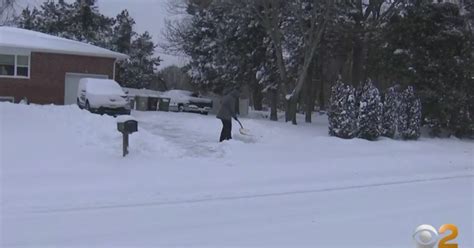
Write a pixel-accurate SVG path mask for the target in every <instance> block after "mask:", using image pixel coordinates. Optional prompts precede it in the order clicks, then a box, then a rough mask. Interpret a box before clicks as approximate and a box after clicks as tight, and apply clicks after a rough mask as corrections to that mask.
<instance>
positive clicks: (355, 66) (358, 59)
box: [352, 28, 363, 87]
mask: <svg viewBox="0 0 474 248" xmlns="http://www.w3.org/2000/svg"><path fill="white" fill-rule="evenodd" d="M360 29H361V28H356V34H355V36H354V44H353V48H352V85H353V86H354V87H357V86H358V85H359V84H360V82H361V80H362V63H363V55H362V53H363V51H362V50H363V46H362V40H361V38H360V35H361V34H360V32H359V31H360Z"/></svg>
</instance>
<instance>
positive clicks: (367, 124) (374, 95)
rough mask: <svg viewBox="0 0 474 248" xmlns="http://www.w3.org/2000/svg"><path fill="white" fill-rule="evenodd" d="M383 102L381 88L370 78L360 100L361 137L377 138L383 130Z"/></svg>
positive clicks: (363, 88) (359, 126)
mask: <svg viewBox="0 0 474 248" xmlns="http://www.w3.org/2000/svg"><path fill="white" fill-rule="evenodd" d="M382 110H383V104H382V102H381V99H380V93H379V90H378V89H377V88H376V87H375V86H374V85H373V83H372V82H371V81H370V80H369V81H367V82H366V83H365V84H364V86H363V87H362V91H361V94H360V102H359V114H358V123H357V125H358V131H359V137H360V138H363V139H367V140H375V139H377V138H378V137H379V136H380V134H381V131H382Z"/></svg>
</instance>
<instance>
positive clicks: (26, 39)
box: [0, 26, 128, 59]
mask: <svg viewBox="0 0 474 248" xmlns="http://www.w3.org/2000/svg"><path fill="white" fill-rule="evenodd" d="M0 48H7V49H26V50H28V51H33V52H48V53H60V54H72V55H84V56H94V57H105V58H115V59H127V58H128V56H127V55H125V54H122V53H117V52H113V51H110V50H107V49H105V48H101V47H97V46H94V45H90V44H87V43H83V42H78V41H73V40H69V39H64V38H60V37H56V36H52V35H49V34H44V33H40V32H35V31H31V30H26V29H21V28H15V27H6V26H0Z"/></svg>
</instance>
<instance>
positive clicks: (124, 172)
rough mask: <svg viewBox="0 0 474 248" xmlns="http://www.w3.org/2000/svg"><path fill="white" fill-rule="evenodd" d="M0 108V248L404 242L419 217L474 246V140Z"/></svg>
mask: <svg viewBox="0 0 474 248" xmlns="http://www.w3.org/2000/svg"><path fill="white" fill-rule="evenodd" d="M133 115H134V117H135V118H136V119H137V120H138V121H139V132H138V133H136V134H133V135H132V136H131V137H130V145H131V147H130V154H129V156H127V157H126V158H122V157H121V134H120V133H119V132H118V131H117V130H116V120H115V119H114V118H112V117H109V116H99V115H92V114H90V113H88V112H86V111H81V110H79V109H78V108H77V107H76V106H63V107H58V106H26V105H13V104H7V103H0V131H1V132H0V138H1V143H0V163H1V171H0V172H1V181H0V187H1V205H0V206H1V227H0V230H1V232H0V234H1V236H0V239H1V242H0V246H1V247H45V246H48V247H72V246H81V247H118V246H121V247H163V246H171V247H184V246H200V247H202V246H206V247H211V246H212V247H229V246H234V247H235V246H239V247H241V246H245V247H400V248H402V247H414V245H413V242H412V237H411V235H412V233H413V230H414V229H415V227H417V226H418V225H420V224H431V225H433V226H435V227H437V228H438V227H439V226H441V225H442V224H444V223H454V224H456V225H457V226H458V228H459V232H460V233H459V236H458V237H457V239H456V241H457V242H458V243H459V244H460V248H464V247H474V242H473V233H474V229H473V223H474V218H473V208H474V200H473V192H474V186H473V185H474V170H473V168H474V162H473V160H474V143H473V142H472V141H463V140H457V139H430V138H421V139H420V140H419V141H395V140H390V139H385V138H381V139H380V140H379V141H376V142H370V141H365V140H361V139H352V140H343V139H338V138H333V137H329V136H328V135H327V120H326V117H325V116H315V117H314V119H315V123H313V124H310V125H309V124H305V123H302V122H300V123H302V124H300V125H298V126H293V125H291V124H287V123H283V122H278V123H275V122H271V121H268V120H265V119H259V118H252V119H242V122H243V124H244V125H245V126H246V128H248V129H250V130H251V131H252V133H253V134H254V136H253V137H246V136H241V135H239V134H238V133H236V132H237V130H236V127H237V124H236V123H235V122H234V123H233V125H234V140H232V141H230V142H225V143H222V144H220V143H218V142H217V141H218V138H219V133H220V128H221V123H220V121H219V120H217V119H216V118H215V117H214V116H202V115H197V114H189V113H164V112H134V113H133Z"/></svg>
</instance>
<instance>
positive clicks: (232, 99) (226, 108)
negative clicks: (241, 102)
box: [217, 90, 239, 120]
mask: <svg viewBox="0 0 474 248" xmlns="http://www.w3.org/2000/svg"><path fill="white" fill-rule="evenodd" d="M238 98H239V91H237V90H233V91H231V92H230V93H229V94H227V95H225V96H224V97H223V98H222V101H221V108H220V109H219V112H217V118H219V119H222V120H231V119H232V118H235V117H237V111H236V108H235V104H236V102H237V100H238Z"/></svg>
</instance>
